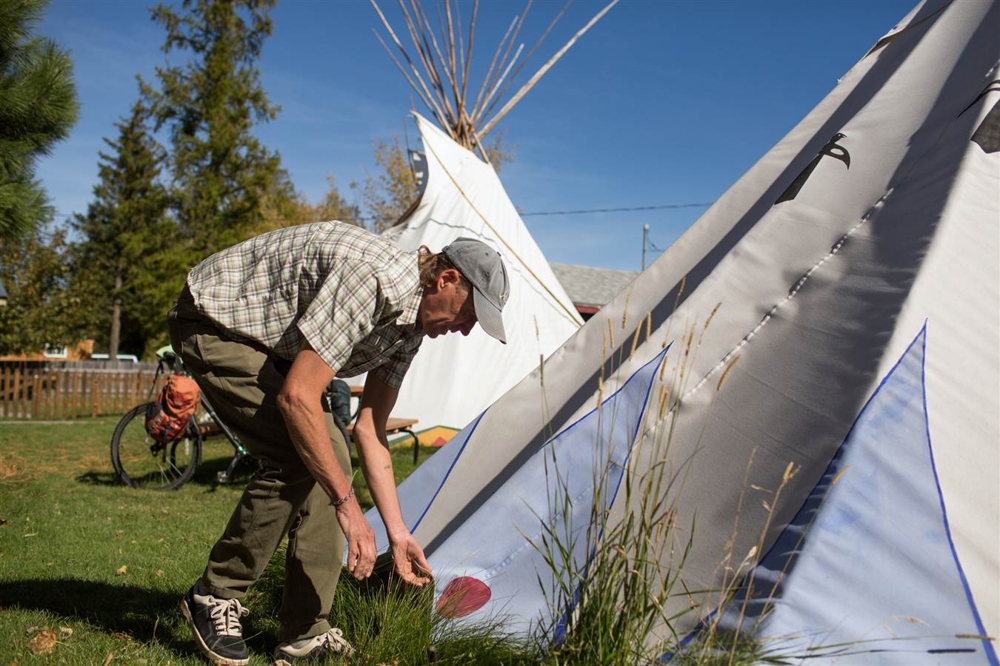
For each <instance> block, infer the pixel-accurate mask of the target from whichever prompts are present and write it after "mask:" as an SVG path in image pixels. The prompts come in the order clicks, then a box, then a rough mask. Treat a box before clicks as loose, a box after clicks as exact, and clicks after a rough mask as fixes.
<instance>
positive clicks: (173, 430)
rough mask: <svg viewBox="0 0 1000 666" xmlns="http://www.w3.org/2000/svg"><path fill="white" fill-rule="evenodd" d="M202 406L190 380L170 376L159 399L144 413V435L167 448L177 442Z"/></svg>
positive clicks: (198, 390)
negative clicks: (168, 443) (171, 443)
mask: <svg viewBox="0 0 1000 666" xmlns="http://www.w3.org/2000/svg"><path fill="white" fill-rule="evenodd" d="M200 403H201V390H200V389H199V388H198V384H197V383H196V382H195V381H194V380H193V379H191V378H190V377H185V376H184V375H177V374H171V375H168V376H167V383H166V384H164V385H163V390H162V391H160V397H159V398H157V399H156V402H154V403H152V404H151V405H150V409H149V411H147V412H146V432H148V433H149V434H150V436H152V437H153V438H154V439H156V440H157V441H158V442H162V443H164V444H166V443H167V442H172V441H174V440H175V439H179V438H180V437H181V436H182V435H183V434H184V430H185V429H186V428H187V424H188V419H191V418H193V417H194V413H195V411H196V410H197V409H198V405H199V404H200Z"/></svg>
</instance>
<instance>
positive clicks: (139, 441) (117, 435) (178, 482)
mask: <svg viewBox="0 0 1000 666" xmlns="http://www.w3.org/2000/svg"><path fill="white" fill-rule="evenodd" d="M151 404H152V403H145V404H142V405H139V406H138V407H135V408H133V409H132V410H131V411H129V412H128V413H127V414H125V416H123V417H122V420H121V421H119V422H118V425H117V426H116V427H115V432H114V434H113V435H112V436H111V464H112V465H113V466H114V468H115V473H116V474H118V478H119V479H121V481H122V483H124V484H126V485H129V486H132V487H133V488H148V489H152V490H174V489H176V488H180V487H181V486H182V485H184V484H185V483H187V482H188V481H190V480H191V477H192V476H194V471H195V469H196V468H197V467H198V464H199V463H200V462H201V439H200V437H199V436H198V435H197V434H196V430H195V429H189V430H188V431H186V432H185V435H184V436H183V437H181V438H180V439H178V440H176V441H173V442H168V443H167V444H161V443H160V442H158V441H156V440H155V439H153V438H152V437H150V435H149V433H147V432H146V412H147V410H148V409H149V407H150V405H151Z"/></svg>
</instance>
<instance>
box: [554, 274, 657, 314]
mask: <svg viewBox="0 0 1000 666" xmlns="http://www.w3.org/2000/svg"><path fill="white" fill-rule="evenodd" d="M550 266H551V267H552V272H553V273H555V274H556V278H557V279H558V280H559V283H560V284H562V286H563V289H565V290H566V294H567V295H568V296H569V297H570V300H572V301H573V304H574V305H576V306H577V307H586V308H601V307H603V306H604V305H605V304H606V303H608V302H609V301H610V300H611V299H612V298H614V297H615V296H616V295H617V294H618V292H620V291H621V290H622V289H624V288H625V287H626V286H627V285H628V284H630V283H631V282H632V280H634V279H635V278H636V276H637V275H639V274H638V273H637V272H634V271H615V270H610V269H607V268H592V267H590V266H576V265H574V264H550Z"/></svg>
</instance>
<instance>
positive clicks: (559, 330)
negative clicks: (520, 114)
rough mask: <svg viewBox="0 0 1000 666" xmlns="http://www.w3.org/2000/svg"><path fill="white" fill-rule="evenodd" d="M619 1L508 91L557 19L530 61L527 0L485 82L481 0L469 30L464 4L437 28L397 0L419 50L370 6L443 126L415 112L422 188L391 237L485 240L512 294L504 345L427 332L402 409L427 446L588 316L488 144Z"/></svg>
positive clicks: (400, 240) (408, 244)
mask: <svg viewBox="0 0 1000 666" xmlns="http://www.w3.org/2000/svg"><path fill="white" fill-rule="evenodd" d="M616 3H617V0H613V1H612V2H611V3H609V4H608V5H607V6H605V7H604V8H603V9H602V10H601V11H600V12H598V13H597V14H596V15H595V16H594V17H593V18H591V19H590V20H589V21H588V22H587V24H586V25H584V27H583V28H581V29H580V30H579V31H577V33H576V34H575V35H574V36H573V37H572V39H571V40H570V41H569V42H568V43H567V44H565V45H564V46H563V47H562V48H561V49H559V50H558V51H557V52H556V53H555V54H554V55H552V56H551V57H550V58H549V60H548V61H547V62H546V63H545V64H544V65H543V66H542V67H541V68H540V69H539V70H538V71H537V72H536V73H535V74H534V75H533V76H531V77H530V78H529V79H528V80H527V82H526V83H524V84H523V85H522V86H521V87H520V88H519V89H518V90H517V91H516V92H514V93H513V94H512V95H510V96H509V98H508V96H507V91H508V89H509V88H510V86H511V85H512V84H513V83H514V81H515V80H516V78H517V75H518V73H519V72H520V71H521V69H522V68H523V67H524V66H525V65H526V64H527V62H528V60H529V58H530V56H531V54H532V53H534V52H535V50H536V49H537V48H538V46H539V45H540V43H541V41H542V39H544V38H545V35H547V34H548V32H549V31H550V30H551V29H552V26H554V25H555V23H553V24H552V25H550V27H549V29H548V30H546V31H545V33H544V34H543V35H542V37H541V38H540V39H539V41H538V42H537V43H536V44H535V46H534V47H533V48H531V49H530V51H529V53H528V54H527V55H526V56H524V57H522V55H523V51H524V47H523V45H520V46H518V45H517V39H518V35H519V34H520V32H521V29H522V28H523V26H524V24H525V17H526V15H527V11H528V7H530V4H531V3H530V2H529V3H528V6H526V7H525V10H524V12H522V13H521V14H520V15H519V16H517V17H515V18H514V19H513V21H512V22H511V25H510V27H509V29H508V30H507V32H506V33H505V34H504V36H503V39H502V40H501V41H500V43H499V45H498V46H497V48H496V51H495V53H494V55H493V57H492V59H491V60H490V65H489V67H488V69H487V70H486V71H485V74H484V76H483V79H482V83H481V85H479V86H478V87H477V86H475V85H474V83H473V79H474V78H475V77H474V73H473V71H472V68H471V63H472V57H473V44H474V42H475V28H476V16H477V13H478V7H479V4H478V2H475V3H473V4H472V11H471V16H470V19H469V22H468V25H467V26H463V24H462V21H461V18H460V16H459V13H458V7H459V3H457V2H455V3H453V2H451V1H450V0H445V2H443V3H442V4H441V5H440V7H439V9H441V10H442V12H443V17H442V25H441V26H440V29H439V30H437V31H435V30H434V28H433V26H432V25H431V22H430V21H429V20H428V17H427V16H426V14H425V13H424V11H423V9H422V7H421V5H420V3H419V2H416V0H411V2H410V3H409V4H407V3H400V8H401V10H402V16H403V20H404V23H405V25H406V32H407V34H409V35H410V37H411V38H412V42H413V51H414V53H415V54H416V55H415V56H413V57H411V56H410V55H409V53H408V52H407V50H406V49H405V48H404V47H403V44H402V43H401V42H400V40H399V38H398V37H397V35H396V32H395V31H394V30H393V28H392V26H391V24H390V22H389V21H388V19H387V18H386V16H385V14H384V13H383V12H382V10H381V9H380V8H379V6H378V4H377V3H375V2H374V0H373V1H372V5H373V6H374V8H375V10H376V11H377V13H378V15H379V17H380V18H381V20H382V24H383V27H384V28H385V30H386V32H387V33H388V35H389V39H390V41H391V42H392V43H393V45H394V46H395V47H396V48H395V50H393V49H390V48H389V46H388V45H387V43H386V42H385V41H384V40H383V41H382V43H383V46H385V48H386V51H387V52H388V53H389V55H390V57H392V59H393V60H394V61H395V62H396V64H397V66H398V67H399V69H400V71H401V72H402V73H403V75H404V76H405V77H406V79H407V81H409V82H410V84H411V86H412V87H413V90H414V91H415V93H416V94H417V95H418V96H419V97H420V99H421V101H422V102H423V103H424V104H425V106H426V107H427V108H428V109H429V110H430V111H431V113H432V115H433V116H434V119H435V120H436V121H437V124H438V127H435V125H434V123H432V122H430V121H429V120H428V119H426V118H424V117H422V116H420V115H419V114H416V113H414V114H413V116H414V118H415V119H416V123H417V127H418V129H419V133H420V140H421V145H422V150H421V151H419V153H417V154H416V158H417V159H418V160H419V169H418V173H420V174H421V176H422V177H421V178H420V183H421V192H420V195H419V198H418V200H417V201H416V202H415V203H414V204H413V205H412V206H411V207H410V209H409V210H408V211H407V212H406V213H405V214H404V216H403V217H402V219H401V220H400V221H399V222H398V223H397V224H396V225H395V226H393V227H392V228H390V229H389V230H387V231H386V232H385V233H384V235H385V236H387V237H389V238H391V239H392V240H393V241H394V242H395V243H396V244H398V245H399V246H400V247H402V248H403V249H404V250H409V251H416V250H417V249H418V248H419V247H420V246H422V245H423V246H427V247H428V248H429V249H430V250H431V251H433V252H438V251H440V250H441V248H443V247H444V246H445V245H447V244H448V243H450V242H451V241H453V240H455V239H456V238H459V237H462V236H464V237H470V238H476V239H478V240H482V241H484V242H485V243H487V244H489V245H491V246H492V247H493V248H494V249H496V250H497V251H498V252H499V253H500V255H501V256H502V257H503V259H504V262H505V264H506V266H507V270H508V274H509V275H510V279H511V291H510V299H509V301H508V303H507V305H506V307H505V308H504V321H505V327H506V330H507V332H508V340H507V344H506V345H501V344H499V343H497V342H496V341H495V340H493V339H492V338H490V337H489V336H487V335H486V334H485V333H483V331H482V330H480V329H479V328H478V327H477V328H475V329H473V331H472V333H471V334H470V335H469V336H468V337H466V338H462V337H461V336H454V335H452V336H444V337H442V338H439V339H436V340H430V339H428V340H425V341H424V343H423V345H422V346H421V349H420V353H419V354H418V355H417V357H416V358H415V359H414V361H413V364H412V366H411V367H410V369H409V371H408V372H407V375H406V379H405V380H404V382H403V386H402V387H401V388H400V393H399V397H398V399H397V401H396V406H395V409H394V414H398V415H401V416H407V417H412V418H416V419H418V420H419V422H418V425H417V427H418V429H419V430H421V431H423V434H422V435H421V439H422V440H423V441H424V442H425V443H428V444H434V443H440V441H441V440H442V439H446V438H447V437H450V436H451V435H452V434H454V432H457V431H458V430H459V429H460V428H462V427H464V426H465V425H466V424H467V423H469V422H470V421H471V420H472V419H474V418H475V417H476V416H478V415H479V414H480V413H482V411H483V410H485V409H486V408H487V407H488V406H489V405H490V404H491V403H492V402H493V401H494V400H496V399H497V398H498V397H500V396H501V395H503V394H504V393H505V392H506V391H507V390H508V389H510V388H511V387H512V386H514V384H516V383H517V382H518V381H520V380H521V379H523V378H524V377H525V375H527V374H528V373H529V372H531V371H532V370H534V369H535V368H537V367H538V365H539V363H540V362H541V360H542V359H543V358H545V357H547V356H548V355H549V354H551V353H552V352H553V351H555V350H556V349H557V348H558V347H559V346H560V345H561V344H562V343H563V342H565V341H566V339H567V338H569V337H570V335H572V334H573V333H575V332H576V330H577V329H578V328H579V327H580V326H581V325H582V323H583V321H582V319H581V317H580V315H579V313H578V312H577V311H576V308H575V307H574V305H573V303H572V301H571V299H570V298H569V297H568V296H567V295H566V292H565V290H564V289H563V287H562V285H561V284H560V283H559V280H558V279H557V278H556V277H555V275H554V274H553V272H552V269H551V268H550V267H549V263H548V261H547V260H546V258H545V256H544V254H543V253H542V251H541V249H539V247H538V245H537V244H536V243H535V241H534V239H533V238H532V237H531V233H530V232H529V231H528V228H527V227H526V226H525V224H524V222H523V221H522V220H521V217H520V215H519V214H518V212H517V209H516V208H515V207H514V204H513V203H512V202H511V201H510V198H509V197H508V196H507V193H506V192H505V191H504V188H503V185H502V183H501V182H500V179H499V177H498V176H497V173H496V171H495V169H494V168H493V166H492V165H491V164H490V158H489V151H488V150H487V148H486V147H485V146H484V144H483V139H484V138H485V137H487V135H488V134H489V133H490V131H491V130H493V129H494V128H495V127H496V125H497V123H498V122H499V121H500V120H501V119H502V118H503V117H504V116H505V115H506V114H507V113H508V112H509V111H510V110H511V109H512V108H513V107H514V106H515V105H516V104H517V102H518V101H519V100H520V99H521V98H522V97H524V95H525V94H527V92H528V91H529V90H530V89H531V88H532V87H533V86H534V85H535V84H536V83H537V82H538V81H539V80H540V79H541V78H542V76H543V75H544V74H545V73H546V72H547V71H548V70H549V69H550V68H551V67H552V66H553V65H554V64H555V63H556V62H558V60H559V59H560V58H561V57H562V56H563V55H564V54H565V53H566V51H567V50H568V49H569V48H570V47H571V46H572V45H573V44H574V43H575V42H576V40H577V39H579V38H580V37H581V36H582V35H583V34H584V33H586V32H587V31H588V30H589V29H590V28H591V27H592V26H593V25H594V24H595V23H596V22H597V21H599V20H600V18H601V17H602V16H604V15H605V14H606V13H607V12H608V11H609V10H610V9H611V7H613V6H614V5H615V4H616ZM564 12H565V9H564V10H563V12H560V13H559V14H558V15H557V17H556V21H558V20H559V19H560V17H562V15H563V13H564ZM380 39H382V38H381V37H380ZM395 53H398V54H399V55H398V56H397V55H395ZM473 94H474V95H475V97H474V98H473Z"/></svg>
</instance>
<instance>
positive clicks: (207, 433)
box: [111, 346, 250, 490]
mask: <svg viewBox="0 0 1000 666" xmlns="http://www.w3.org/2000/svg"><path fill="white" fill-rule="evenodd" d="M156 357H157V367H156V375H154V377H153V385H152V386H151V387H150V395H149V397H150V400H148V401H147V402H144V403H142V404H140V405H136V406H135V407H133V408H132V409H130V410H129V411H128V412H126V413H125V415H124V416H123V417H122V419H121V420H120V421H119V422H118V425H117V426H115V430H114V433H113V434H112V435H111V465H112V466H113V467H114V470H115V474H116V475H117V476H118V479H119V480H120V481H121V482H122V483H124V484H125V485H128V486H131V487H133V488H146V489H152V490H176V489H177V488H180V487H181V486H183V485H184V484H185V483H187V482H188V481H190V480H191V479H192V478H193V477H194V474H195V470H196V469H197V468H198V466H199V465H200V464H201V462H202V452H203V448H204V440H205V439H206V438H208V437H214V436H218V435H220V434H221V435H224V436H225V437H226V439H227V440H229V443H230V444H232V446H233V459H232V460H231V461H230V462H229V464H228V466H227V467H226V469H225V470H224V471H220V472H218V473H217V475H216V480H217V481H218V482H219V483H226V482H228V481H230V480H231V479H232V478H233V477H234V475H235V473H236V468H237V467H238V466H239V465H240V464H241V463H243V462H244V461H245V460H248V459H250V453H249V451H248V450H247V448H246V446H244V444H243V442H241V441H240V439H239V437H238V436H237V435H236V433H234V432H233V431H232V430H230V429H229V428H228V427H227V426H226V424H225V423H224V422H223V421H222V419H220V418H219V415H218V413H217V412H216V411H215V408H214V407H212V404H211V403H210V402H209V401H208V399H207V398H206V397H205V395H204V394H202V395H201V403H200V404H201V409H202V410H204V412H203V413H202V414H201V415H200V416H199V417H196V418H190V419H189V420H188V422H187V425H186V426H185V429H184V431H183V435H181V436H180V437H178V438H177V439H175V440H173V441H169V442H166V443H163V442H160V441H159V440H157V439H156V438H154V437H152V436H151V435H150V434H149V433H148V432H146V416H147V414H150V413H151V410H153V409H155V406H156V402H155V400H154V399H153V393H154V392H155V391H156V385H157V380H158V379H159V377H160V375H161V374H162V373H164V372H168V373H169V372H178V373H181V374H187V373H186V371H185V369H184V364H183V362H182V361H181V359H180V357H178V356H177V354H176V353H175V352H174V350H173V349H172V348H170V347H169V346H167V347H163V348H161V349H160V350H159V351H157V352H156Z"/></svg>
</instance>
